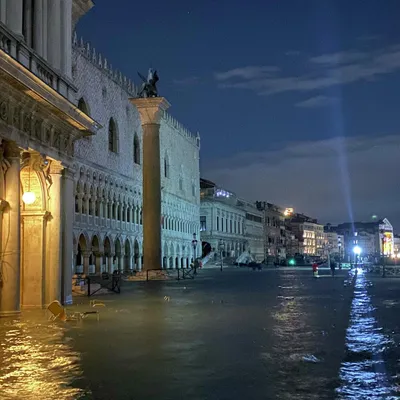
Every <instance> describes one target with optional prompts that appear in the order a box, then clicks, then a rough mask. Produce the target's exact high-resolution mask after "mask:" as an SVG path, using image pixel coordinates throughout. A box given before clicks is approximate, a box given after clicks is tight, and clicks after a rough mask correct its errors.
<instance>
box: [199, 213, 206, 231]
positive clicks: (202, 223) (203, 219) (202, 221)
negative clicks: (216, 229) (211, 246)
mask: <svg viewBox="0 0 400 400" xmlns="http://www.w3.org/2000/svg"><path fill="white" fill-rule="evenodd" d="M206 221H207V219H206V217H205V216H203V217H200V232H202V231H206V230H207V226H206Z"/></svg>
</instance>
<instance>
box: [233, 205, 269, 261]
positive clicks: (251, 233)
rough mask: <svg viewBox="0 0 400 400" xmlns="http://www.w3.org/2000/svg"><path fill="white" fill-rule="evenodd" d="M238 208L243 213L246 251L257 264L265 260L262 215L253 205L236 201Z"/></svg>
mask: <svg viewBox="0 0 400 400" xmlns="http://www.w3.org/2000/svg"><path fill="white" fill-rule="evenodd" d="M237 204H238V207H239V208H242V209H243V210H244V212H245V223H244V224H245V226H244V228H245V229H244V236H245V239H246V244H247V251H248V252H249V254H250V255H251V256H252V257H253V259H254V260H255V261H257V262H262V261H263V260H264V259H265V253H264V245H265V243H264V238H265V235H264V228H265V226H264V213H263V212H262V211H260V210H258V209H257V207H256V205H255V204H254V203H251V202H249V201H245V200H243V199H238V202H237Z"/></svg>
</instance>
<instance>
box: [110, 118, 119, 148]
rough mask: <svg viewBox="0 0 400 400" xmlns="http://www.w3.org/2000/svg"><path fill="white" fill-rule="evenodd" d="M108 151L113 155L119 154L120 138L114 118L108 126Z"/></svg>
mask: <svg viewBox="0 0 400 400" xmlns="http://www.w3.org/2000/svg"><path fill="white" fill-rule="evenodd" d="M108 150H109V151H112V152H113V153H117V152H118V136H117V125H116V124H115V121H114V119H113V118H110V122H109V124H108Z"/></svg>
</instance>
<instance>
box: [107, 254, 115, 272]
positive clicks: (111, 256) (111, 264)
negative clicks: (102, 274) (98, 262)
mask: <svg viewBox="0 0 400 400" xmlns="http://www.w3.org/2000/svg"><path fill="white" fill-rule="evenodd" d="M107 268H108V271H107V272H108V273H109V274H112V273H113V269H114V254H109V255H108V266H107Z"/></svg>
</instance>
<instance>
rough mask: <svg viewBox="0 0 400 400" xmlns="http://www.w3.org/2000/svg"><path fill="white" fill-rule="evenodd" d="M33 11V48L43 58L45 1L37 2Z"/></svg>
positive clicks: (37, 0) (36, 0)
mask: <svg viewBox="0 0 400 400" xmlns="http://www.w3.org/2000/svg"><path fill="white" fill-rule="evenodd" d="M34 7H35V8H34V11H33V48H34V49H35V51H36V52H37V53H38V54H39V55H40V56H43V0H35V2H34Z"/></svg>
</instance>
